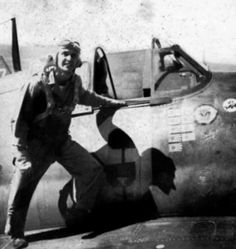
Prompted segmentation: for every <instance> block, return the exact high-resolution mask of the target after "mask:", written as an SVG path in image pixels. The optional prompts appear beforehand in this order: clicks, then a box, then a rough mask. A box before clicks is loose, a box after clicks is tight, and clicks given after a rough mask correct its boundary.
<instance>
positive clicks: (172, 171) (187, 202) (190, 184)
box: [0, 38, 236, 248]
mask: <svg viewBox="0 0 236 249" xmlns="http://www.w3.org/2000/svg"><path fill="white" fill-rule="evenodd" d="M18 65H19V58H18ZM19 69H20V68H19V66H18V68H16V70H15V71H19V72H16V73H14V74H8V75H6V76H5V77H3V78H1V79H0V95H1V98H0V105H1V108H2V110H3V111H1V114H0V115H1V119H0V120H1V130H0V143H1V144H0V196H1V203H0V221H1V222H0V233H2V232H3V228H4V224H5V218H6V209H7V200H8V193H9V185H10V180H11V176H12V172H13V170H14V168H13V166H12V154H11V140H10V137H11V125H10V124H11V116H12V113H13V111H14V106H15V102H16V100H17V94H18V89H19V88H20V87H21V86H22V84H23V83H24V82H25V81H26V80H28V79H29V77H30V76H29V75H28V74H27V73H25V72H20V70H19ZM78 73H79V74H81V75H82V78H83V83H84V86H85V87H86V88H87V89H90V90H93V91H95V92H96V93H98V94H101V95H104V96H109V97H112V98H115V99H123V100H126V102H127V104H128V105H127V107H122V108H120V109H116V110H114V109H109V108H99V107H98V108H91V107H88V106H81V105H79V106H77V107H76V109H75V110H74V112H73V113H72V117H73V120H72V124H71V130H70V132H71V135H72V137H73V139H75V140H76V141H78V142H79V143H80V144H81V145H82V146H84V147H85V148H86V149H87V150H88V151H89V152H90V153H91V154H92V155H93V156H94V158H95V159H96V160H98V161H99V162H100V163H101V165H103V167H104V171H105V173H106V182H105V183H104V186H103V188H102V191H101V196H100V200H99V203H98V206H97V210H95V211H94V216H93V218H94V220H95V221H96V222H95V223H97V224H100V225H101V224H102V228H101V227H97V225H96V224H95V228H96V229H97V230H98V231H100V235H99V236H100V237H99V236H98V241H97V242H96V243H95V242H94V243H95V244H93V240H89V239H88V241H87V242H84V243H83V247H82V248H99V247H101V248H105V247H107V248H116V247H117V246H121V248H144V247H145V248H222V246H226V247H227V246H228V247H227V248H234V247H233V246H234V245H235V240H236V235H235V234H236V232H235V231H236V230H235V224H236V223H235V218H234V216H235V213H236V202H235V200H236V195H235V194H236V169H235V165H236V154H235V152H236V135H235V134H236V125H235V120H236V87H235V77H236V73H235V72H231V73H230V72H227V73H226V72H213V71H210V70H209V69H208V68H207V67H206V66H205V65H203V64H201V63H199V62H198V61H196V60H195V59H194V58H193V57H192V56H191V55H190V54H188V53H187V52H186V51H185V50H184V49H183V48H182V47H181V46H179V45H176V44H174V45H171V46H167V47H162V45H161V43H160V41H159V40H158V39H157V38H153V40H152V46H151V48H150V49H142V50H135V51H124V52H115V53H105V52H104V50H103V48H101V47H97V48H96V49H95V54H94V61H93V62H92V63H91V62H87V61H86V62H84V63H83V65H82V67H81V68H79V69H78ZM70 188H71V177H70V176H69V175H68V173H67V172H66V171H65V170H64V169H63V167H60V166H59V165H58V163H54V164H53V165H52V166H51V167H50V168H49V170H48V171H47V173H46V174H45V175H44V177H43V178H42V180H41V181H40V183H39V185H38V187H37V190H36V192H35V194H34V196H33V199H32V201H31V205H30V209H29V213H28V219H27V224H26V230H28V231H32V230H39V229H46V228H47V229H48V228H50V229H51V228H58V227H63V225H64V222H65V221H64V220H63V218H62V216H61V214H60V211H59V209H58V207H57V206H58V202H61V203H62V205H63V207H64V208H68V206H69V205H71V200H70ZM122 218H123V220H122ZM112 222H114V223H116V224H118V227H122V226H123V227H122V228H121V230H114V231H109V233H108V234H107V235H106V233H102V232H104V231H107V227H109V225H111V224H110V223H112ZM137 222H138V223H137ZM126 225H130V226H126ZM109 228H110V230H113V229H115V228H116V227H115V226H110V227H109ZM99 229H100V230H99ZM108 230H109V229H108ZM59 231H61V230H60V229H59ZM63 231H64V230H63ZM98 233H99V232H98ZM42 234H43V235H44V239H45V238H48V239H49V237H50V234H52V232H51V230H50V231H49V232H47V233H46V234H44V233H42ZM54 234H57V233H56V232H55V231H54ZM62 234H63V232H62V233H61V232H59V235H58V236H59V237H60V236H62V237H63V235H62ZM65 234H66V236H68V234H67V233H65ZM116 235H117V236H118V237H119V239H118V238H117V239H115V237H116ZM30 236H31V237H30ZM66 236H65V237H66ZM73 236H75V235H74V234H73V233H72V234H70V237H69V238H70V240H68V241H70V242H71V243H72V245H76V243H77V242H78V241H77V240H76V238H77V239H78V237H73ZM109 236H110V237H109ZM29 237H30V238H31V240H32V241H33V242H35V241H36V242H35V243H32V248H38V247H37V246H41V248H42V245H43V244H42V243H43V242H41V243H40V245H39V244H37V239H36V240H34V238H35V235H34V234H31V235H29ZM36 237H37V236H36ZM39 237H40V236H39ZM53 238H54V239H55V236H54V237H53ZM88 238H89V237H88ZM41 239H42V238H41ZM64 239H65V238H64ZM2 240H3V241H5V237H3V239H2ZM73 241H74V242H73ZM76 241H77V242H76ZM47 243H49V242H45V247H46V246H47V245H48V244H47ZM55 243H57V245H54V246H55V248H56V246H58V243H59V245H60V243H61V245H62V244H63V243H62V241H58V240H56V242H55ZM73 243H74V244H73ZM86 243H87V244H86ZM109 246H110V247H109ZM62 247H63V246H62ZM71 247H72V246H71ZM50 248H53V245H52V244H50ZM57 248H58V247H57Z"/></svg>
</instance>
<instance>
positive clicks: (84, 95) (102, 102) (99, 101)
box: [77, 76, 118, 107]
mask: <svg viewBox="0 0 236 249" xmlns="http://www.w3.org/2000/svg"><path fill="white" fill-rule="evenodd" d="M77 80H78V81H79V84H78V85H79V103H78V104H82V105H89V106H92V107H99V106H106V107H116V106H117V103H118V102H117V100H115V99H111V98H107V97H104V96H101V95H99V94H96V93H95V92H92V91H89V90H86V89H85V88H84V87H83V85H82V81H81V78H80V77H79V76H78V79H77Z"/></svg>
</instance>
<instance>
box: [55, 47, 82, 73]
mask: <svg viewBox="0 0 236 249" xmlns="http://www.w3.org/2000/svg"><path fill="white" fill-rule="evenodd" d="M78 61H79V53H78V51H77V50H76V49H67V48H62V49H61V50H59V52H58V57H57V66H58V68H59V69H60V70H62V71H63V72H66V73H73V72H74V70H75V68H76V67H77V64H78Z"/></svg>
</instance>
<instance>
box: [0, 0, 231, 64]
mask: <svg viewBox="0 0 236 249" xmlns="http://www.w3.org/2000/svg"><path fill="white" fill-rule="evenodd" d="M12 17H16V20H17V28H18V36H19V43H20V45H26V46H27V45H34V44H42V45H53V44H55V43H56V42H58V41H60V40H61V39H63V38H65V37H68V38H71V39H75V40H78V41H79V42H80V43H81V46H82V49H83V50H82V51H83V53H88V54H89V53H90V52H91V51H92V50H93V48H95V47H96V46H98V45H101V46H102V47H103V48H104V49H105V50H106V51H108V52H113V51H125V50H132V49H142V48H150V47H151V40H152V38H153V37H157V38H159V39H160V41H161V43H162V44H163V46H165V45H172V44H176V43H177V44H179V45H181V46H182V47H183V48H184V49H185V50H186V51H188V52H189V53H190V54H191V55H193V56H194V57H195V58H197V59H204V60H208V61H211V62H216V63H221V62H222V63H235V64H236V25H235V24H236V1H235V0H113V1H112V0H66V1H65V0H37V1H35V0H0V23H2V22H4V21H5V20H8V19H9V18H12ZM1 26H2V27H3V26H4V27H5V26H6V27H5V29H7V25H1ZM2 30H3V31H2ZM0 32H2V33H3V35H2V34H0V41H1V40H4V39H5V38H6V39H7V32H5V31H4V28H1V27H0Z"/></svg>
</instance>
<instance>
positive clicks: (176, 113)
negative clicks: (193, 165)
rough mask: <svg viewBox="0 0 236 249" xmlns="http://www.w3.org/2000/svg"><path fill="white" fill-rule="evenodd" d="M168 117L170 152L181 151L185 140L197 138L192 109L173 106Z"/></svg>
mask: <svg viewBox="0 0 236 249" xmlns="http://www.w3.org/2000/svg"><path fill="white" fill-rule="evenodd" d="M167 118H168V145H169V152H181V151H182V150H183V142H187V141H194V140H195V139H196V136H195V128H194V118H193V112H192V109H191V108H181V107H172V108H170V109H169V110H168V112H167Z"/></svg>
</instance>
